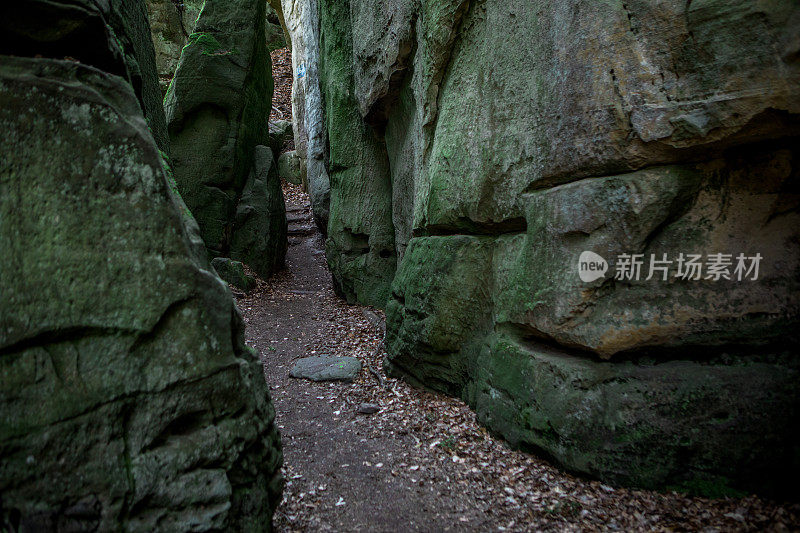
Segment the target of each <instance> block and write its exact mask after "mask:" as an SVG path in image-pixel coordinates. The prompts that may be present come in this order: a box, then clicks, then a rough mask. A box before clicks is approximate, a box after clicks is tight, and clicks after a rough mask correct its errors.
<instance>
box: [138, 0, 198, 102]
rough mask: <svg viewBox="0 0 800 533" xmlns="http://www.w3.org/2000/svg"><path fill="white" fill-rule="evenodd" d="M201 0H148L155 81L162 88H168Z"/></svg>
mask: <svg viewBox="0 0 800 533" xmlns="http://www.w3.org/2000/svg"><path fill="white" fill-rule="evenodd" d="M203 2H204V0H183V1H181V2H175V1H174V0H147V2H146V3H147V15H148V17H149V18H150V28H151V33H152V38H153V47H154V48H155V53H156V66H157V68H158V81H159V84H160V85H161V90H162V92H166V91H167V87H169V83H170V81H172V77H173V76H174V75H175V70H176V69H177V68H178V61H179V60H180V58H181V50H183V47H184V46H185V45H186V40H187V39H188V38H189V35H191V34H192V32H193V31H194V25H195V23H196V22H197V17H198V16H199V15H200V10H202V9H203Z"/></svg>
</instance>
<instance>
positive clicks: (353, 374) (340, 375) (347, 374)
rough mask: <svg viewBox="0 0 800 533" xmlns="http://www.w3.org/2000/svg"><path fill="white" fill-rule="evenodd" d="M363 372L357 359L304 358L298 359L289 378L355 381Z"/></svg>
mask: <svg viewBox="0 0 800 533" xmlns="http://www.w3.org/2000/svg"><path fill="white" fill-rule="evenodd" d="M359 372H361V361H359V360H358V359H357V358H356V357H324V356H322V357H304V358H302V359H298V360H297V361H296V362H295V364H294V366H292V370H291V371H290V372H289V376H291V377H293V378H301V379H310V380H311V381H353V380H354V379H356V378H357V377H358V374H359Z"/></svg>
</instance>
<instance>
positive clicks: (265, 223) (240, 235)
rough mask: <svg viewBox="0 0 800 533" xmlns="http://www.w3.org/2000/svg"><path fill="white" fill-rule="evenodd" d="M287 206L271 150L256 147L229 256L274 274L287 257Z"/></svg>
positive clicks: (240, 198) (258, 269)
mask: <svg viewBox="0 0 800 533" xmlns="http://www.w3.org/2000/svg"><path fill="white" fill-rule="evenodd" d="M287 247H288V240H287V222H286V204H285V203H284V201H283V191H282V190H281V182H280V178H279V177H278V169H277V166H276V164H275V158H274V156H273V154H272V150H270V148H269V147H267V146H264V145H258V146H256V147H255V150H254V152H253V170H252V172H251V174H250V177H249V178H248V179H247V182H246V183H245V185H244V189H243V190H242V195H241V197H239V205H237V206H236V217H235V219H234V225H233V237H232V238H231V248H230V251H231V257H232V258H233V259H236V260H239V261H242V262H244V263H245V264H247V265H249V266H250V268H252V269H253V270H254V271H255V272H258V273H264V272H275V271H276V270H280V269H281V268H283V263H284V259H285V258H286V249H287Z"/></svg>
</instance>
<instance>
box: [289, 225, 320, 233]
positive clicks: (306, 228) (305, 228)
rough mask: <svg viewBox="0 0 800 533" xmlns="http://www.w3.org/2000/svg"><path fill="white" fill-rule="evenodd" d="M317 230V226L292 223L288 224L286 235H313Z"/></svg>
mask: <svg viewBox="0 0 800 533" xmlns="http://www.w3.org/2000/svg"><path fill="white" fill-rule="evenodd" d="M316 232H317V227H316V226H313V225H302V226H299V225H293V224H289V228H288V230H287V232H286V233H287V235H313V234H314V233H316Z"/></svg>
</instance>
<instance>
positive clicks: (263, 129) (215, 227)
mask: <svg viewBox="0 0 800 533" xmlns="http://www.w3.org/2000/svg"><path fill="white" fill-rule="evenodd" d="M265 13H266V2H265V0H236V1H234V2H227V1H226V2H222V1H216V0H207V1H206V3H205V6H204V8H203V11H202V12H201V14H200V18H199V19H198V21H197V26H196V27H195V32H194V33H193V34H192V35H191V37H190V39H189V43H188V44H187V46H186V47H185V48H184V49H183V53H182V55H181V60H180V64H179V65H178V70H177V72H176V74H175V78H174V80H173V82H172V84H171V85H170V88H169V91H168V92H167V96H166V98H165V101H164V105H165V109H166V114H167V122H168V125H169V132H170V140H171V143H172V161H173V164H174V172H175V180H176V182H177V184H178V189H179V190H180V192H181V195H182V196H183V199H184V200H185V202H186V205H187V206H188V207H189V209H190V210H191V212H192V214H193V215H194V216H195V218H196V219H197V222H198V224H199V226H200V231H201V234H202V236H203V240H204V241H205V243H206V247H207V248H208V250H209V252H210V253H211V254H212V255H223V256H224V255H229V256H230V257H232V258H234V259H240V258H242V259H243V260H244V261H245V262H246V263H248V264H249V265H250V266H251V267H252V268H253V269H254V270H255V271H256V272H258V273H259V274H260V275H262V276H268V275H269V274H270V273H272V272H273V271H274V270H275V269H276V268H279V267H280V265H282V263H283V257H284V254H285V246H286V244H285V243H286V238H285V229H284V230H283V231H282V232H281V231H269V230H271V229H273V228H278V229H279V228H285V218H284V220H283V222H281V221H279V220H277V219H278V218H279V217H285V215H283V214H281V213H279V212H278V211H279V210H280V209H279V208H281V206H282V203H283V200H282V198H280V199H279V198H278V197H277V196H276V194H277V195H278V196H279V195H280V189H279V188H277V189H276V186H277V184H276V182H275V179H271V178H270V176H271V175H272V174H270V172H271V171H270V170H269V169H270V166H273V165H274V162H270V163H269V164H267V163H259V157H261V156H259V154H258V152H257V150H256V147H257V146H260V145H263V144H265V143H266V144H268V141H269V138H268V135H269V132H268V126H267V119H268V116H269V111H270V107H271V97H272V88H273V83H272V74H271V66H270V65H271V64H270V57H269V53H268V52H267V48H266V45H265V43H264V40H263V35H264V24H265V22H264V21H265V16H266V14H265ZM198 80H203V83H198ZM262 159H263V157H262ZM253 180H256V181H255V182H253ZM259 180H260V181H259ZM261 182H263V183H262V184H261V185H259V183H261ZM253 186H256V187H257V188H260V189H259V191H261V189H263V188H264V187H266V188H267V193H268V194H269V196H267V197H264V195H263V194H260V193H259V194H257V195H256V197H253V198H251V199H249V200H248V196H249V195H250V196H251V194H250V193H249V192H248V191H250V190H251V188H252V187H253ZM254 202H258V203H265V202H266V204H267V205H265V206H264V209H250V210H247V212H246V213H245V212H243V211H242V209H243V205H244V204H245V203H246V204H247V205H249V206H254V205H255V203H254ZM279 203H280V204H281V205H280V206H279V205H278V204H279ZM243 217H245V218H247V219H248V221H247V226H248V227H247V228H246V229H244V230H242V224H243ZM242 231H244V232H245V234H240V233H242ZM255 241H263V242H262V243H261V244H259V245H258V246H259V249H258V250H254V249H252V248H251V247H250V245H251V244H252V243H253V242H255ZM253 254H256V255H255V256H254V255H253ZM250 258H252V259H250Z"/></svg>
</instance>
